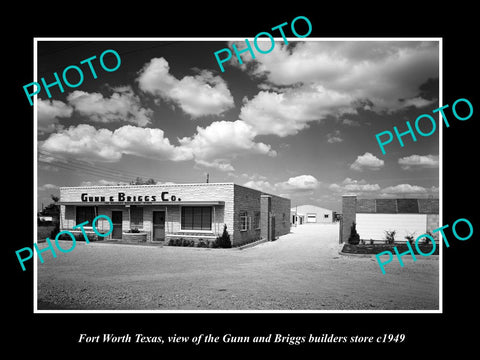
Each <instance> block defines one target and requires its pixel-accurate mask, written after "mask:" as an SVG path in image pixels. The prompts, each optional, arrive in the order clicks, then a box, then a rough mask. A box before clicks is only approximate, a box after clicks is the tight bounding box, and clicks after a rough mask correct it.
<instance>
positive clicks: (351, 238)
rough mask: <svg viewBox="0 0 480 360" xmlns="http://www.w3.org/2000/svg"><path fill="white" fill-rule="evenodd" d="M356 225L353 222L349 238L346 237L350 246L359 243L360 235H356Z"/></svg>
mask: <svg viewBox="0 0 480 360" xmlns="http://www.w3.org/2000/svg"><path fill="white" fill-rule="evenodd" d="M356 226H357V224H355V221H354V222H353V224H352V227H351V228H350V236H349V237H348V243H349V244H352V245H358V243H359V242H360V235H359V234H358V233H357V228H356Z"/></svg>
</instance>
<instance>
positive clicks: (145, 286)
mask: <svg viewBox="0 0 480 360" xmlns="http://www.w3.org/2000/svg"><path fill="white" fill-rule="evenodd" d="M45 245H46V244H45V243H43V244H39V247H40V248H42V247H45ZM61 245H62V246H63V247H64V248H65V249H68V248H69V247H70V246H71V242H62V243H61ZM339 249H340V245H339V244H338V224H325V225H321V224H318V225H317V224H306V225H302V226H299V227H296V228H293V227H292V232H291V233H290V234H288V235H285V236H282V237H281V238H279V239H278V240H277V241H274V242H267V243H263V244H260V245H257V246H254V247H250V248H247V249H243V250H239V249H204V248H182V247H168V246H165V247H158V246H136V245H118V244H105V243H101V242H97V243H90V244H85V243H77V245H76V247H75V248H74V250H73V251H71V252H70V253H60V252H57V255H58V257H57V258H56V259H54V258H53V257H52V256H51V255H50V253H44V254H42V255H43V257H44V259H45V263H43V264H40V262H38V309H39V310H64V309H76V310H120V309H121V310H180V309H181V310H363V309H367V310H397V309H402V310H412V309H415V310H437V309H438V307H439V281H438V279H439V261H438V258H435V257H429V258H421V257H417V259H418V260H417V261H416V262H413V261H412V260H411V257H410V258H409V257H406V259H404V262H405V267H403V268H402V267H400V265H399V263H398V261H397V260H396V259H394V260H393V261H392V262H391V263H390V264H389V265H387V266H386V274H385V275H382V273H381V271H380V268H379V266H378V264H377V262H376V260H375V258H371V257H353V256H343V255H339V254H338V251H339Z"/></svg>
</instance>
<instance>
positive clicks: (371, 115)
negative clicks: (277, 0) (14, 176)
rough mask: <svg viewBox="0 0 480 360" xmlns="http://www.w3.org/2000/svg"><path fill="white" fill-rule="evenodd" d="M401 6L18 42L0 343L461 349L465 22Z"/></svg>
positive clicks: (468, 62)
mask: <svg viewBox="0 0 480 360" xmlns="http://www.w3.org/2000/svg"><path fill="white" fill-rule="evenodd" d="M397 5H398V6H396V7H395V9H392V10H391V12H389V11H387V10H386V9H382V10H381V11H380V12H379V14H378V15H375V16H374V15H373V14H372V13H369V14H368V15H367V12H368V9H367V8H365V9H362V10H360V9H358V11H355V14H356V15H355V16H352V17H351V16H350V15H353V13H351V12H350V11H348V13H349V14H350V15H349V16H347V15H345V13H343V14H341V13H339V12H337V13H336V15H337V16H336V18H337V20H336V21H333V18H334V17H335V16H334V13H332V12H330V11H327V8H325V9H324V10H323V11H320V10H315V11H307V10H306V9H304V10H303V11H302V9H300V8H293V7H292V8H291V9H286V8H285V9H284V11H282V12H279V13H273V12H272V13H270V14H269V15H264V14H261V13H260V12H258V13H256V12H255V11H254V8H248V11H247V7H246V5H245V6H244V7H243V8H242V9H243V10H244V11H245V12H244V13H242V12H241V11H240V8H238V9H237V10H236V12H235V14H234V13H230V14H229V15H228V16H227V10H226V9H227V8H226V7H225V9H224V10H225V13H224V14H223V15H220V13H218V14H217V15H214V14H213V13H211V14H209V15H208V16H207V12H205V11H204V12H200V11H199V12H198V13H197V15H196V16H193V17H190V16H187V15H188V14H190V13H192V12H193V8H192V9H190V10H188V11H187V10H186V9H185V10H184V11H183V13H182V14H185V15H184V16H183V15H181V13H180V12H168V11H166V8H165V9H162V11H160V9H158V12H154V11H153V10H151V13H150V14H148V15H147V14H146V15H145V17H144V18H143V19H142V20H141V21H139V16H140V13H139V12H136V11H135V12H134V11H132V13H131V14H129V15H128V17H127V14H126V13H125V9H123V10H122V11H121V12H119V13H118V14H119V15H120V13H122V16H119V15H118V16H114V14H113V13H112V12H109V13H108V14H105V16H103V15H101V14H102V12H101V11H100V8H99V9H98V14H97V13H95V14H94V13H92V14H90V15H91V16H83V15H81V14H83V12H82V11H80V9H79V11H78V12H75V11H73V10H72V11H71V12H69V16H68V17H65V18H64V23H63V24H64V26H63V27H60V26H57V27H55V26H53V25H54V24H57V25H58V24H59V23H48V21H46V18H43V17H42V18H43V21H42V22H40V23H39V26H34V27H32V29H27V30H26V32H25V34H24V35H22V36H20V35H18V36H17V37H16V38H18V41H17V44H16V45H17V47H18V49H19V51H18V56H16V57H15V59H14V58H13V57H12V58H11V60H12V61H13V62H14V63H15V66H14V67H11V70H10V71H8V72H9V73H10V74H8V75H9V76H12V77H14V79H13V81H10V82H9V84H10V83H12V84H13V85H14V88H12V89H14V92H15V107H16V109H17V110H18V115H15V116H14V117H12V118H11V121H8V122H9V124H10V125H15V126H16V127H17V129H16V130H12V131H9V132H5V134H6V135H7V136H8V137H11V138H12V140H13V141H12V142H11V143H9V144H8V153H9V154H10V157H9V158H10V159H11V160H12V161H14V162H15V163H16V164H15V165H12V166H6V167H5V173H10V170H11V169H13V168H15V167H14V166H16V168H20V167H23V168H22V171H23V172H22V174H23V175H19V177H20V178H22V183H21V184H18V185H17V184H15V186H12V187H11V188H10V190H8V191H7V190H6V189H7V188H6V187H5V188H4V189H5V190H4V193H3V194H2V199H3V200H4V203H3V204H4V207H5V209H7V210H9V211H10V212H9V213H7V212H6V213H5V220H6V219H7V218H8V216H7V214H10V216H11V217H13V218H15V220H18V224H17V223H16V224H15V225H9V227H8V228H7V227H6V228H5V229H6V233H5V234H6V235H7V234H10V233H11V232H14V233H15V235H14V236H13V238H18V239H16V240H15V241H13V240H12V241H7V239H5V242H4V243H5V246H7V247H8V256H7V258H8V269H7V270H8V274H13V277H12V279H13V286H12V287H11V288H9V290H11V291H9V293H10V294H12V295H11V296H9V301H11V302H12V304H13V306H12V313H13V314H15V317H16V318H17V320H16V321H14V322H11V321H9V325H10V326H11V328H12V334H11V335H9V337H10V338H11V343H12V344H17V345H16V346H17V347H18V346H19V345H18V343H19V342H23V341H27V340H26V339H27V338H28V339H30V340H28V341H32V344H36V345H39V346H40V344H43V346H46V344H47V343H46V341H47V340H46V338H45V336H46V335H48V336H49V337H50V336H51V337H53V338H55V337H57V340H58V341H57V342H58V349H63V346H64V345H65V349H68V348H70V349H75V350H78V351H79V354H80V353H85V354H93V353H94V352H95V351H98V349H100V348H102V349H103V348H106V349H110V350H112V349H113V350H120V352H122V351H123V350H124V349H127V348H133V349H135V353H136V354H146V353H147V352H148V353H149V354H156V355H158V356H165V355H166V351H167V350H168V351H169V350H173V351H178V354H179V355H180V354H181V351H182V350H183V349H185V350H186V351H188V350H194V351H202V350H203V351H205V352H206V354H213V353H215V352H217V351H219V350H220V349H221V350H222V351H223V350H226V351H236V350H237V349H238V350H239V349H243V348H244V347H247V348H250V346H252V347H253V348H256V349H265V350H267V347H268V349H270V348H275V349H277V350H280V351H283V350H289V351H297V350H299V351H302V350H305V351H306V350H307V349H308V350H310V349H313V350H314V351H315V350H318V351H322V350H326V349H327V348H328V349H329V350H337V351H341V350H340V349H342V348H343V347H344V346H347V347H348V348H349V349H358V350H360V349H361V350H366V351H368V352H369V354H374V353H373V352H374V351H376V350H378V351H381V350H389V351H400V350H402V351H403V350H406V349H407V347H408V348H410V347H417V346H418V345H421V346H423V347H424V348H425V347H426V344H427V343H428V342H429V341H430V340H431V339H432V337H436V338H438V341H437V342H436V343H435V347H438V348H439V349H440V348H442V347H443V346H446V345H448V346H455V345H458V346H459V345H460V344H461V342H464V345H465V344H467V343H468V344H469V343H470V342H471V339H472V338H473V335H472V334H464V331H463V330H462V328H461V326H462V324H463V321H465V319H467V318H468V317H469V316H470V311H473V310H472V309H473V301H474V298H475V297H474V289H475V286H474V284H475V281H474V279H475V278H476V274H477V273H478V271H476V270H475V261H476V260H475V256H476V254H477V253H478V251H476V249H477V248H478V244H477V242H476V237H478V233H477V231H478V230H477V228H478V225H477V224H478V221H476V220H477V217H478V215H477V211H476V210H475V207H474V206H473V208H472V205H474V204H475V199H476V197H477V196H476V194H475V190H474V189H473V187H474V184H475V175H474V170H475V166H474V156H472V155H474V152H475V150H474V145H475V140H474V136H475V134H476V131H475V128H474V126H475V122H476V117H477V115H478V110H477V109H476V107H477V104H478V101H477V98H476V96H475V92H473V91H472V90H471V88H472V85H473V84H474V83H475V81H474V79H475V76H474V74H473V72H474V69H473V66H472V65H473V61H474V60H473V59H474V56H473V55H472V54H473V53H472V52H471V48H469V47H468V46H467V45H468V44H469V43H470V41H471V37H472V34H471V31H470V30H471V28H472V24H471V22H469V21H468V19H469V18H470V16H469V15H468V14H467V13H468V11H467V13H465V14H463V15H462V19H463V20H462V21H461V23H462V24H463V25H462V26H463V27H455V29H454V28H453V25H452V24H453V23H448V22H447V21H445V22H443V25H442V26H440V23H442V21H440V20H437V21H440V22H439V23H438V24H437V22H436V21H434V16H433V14H434V13H436V11H433V10H432V11H433V12H429V14H431V15H430V17H428V16H427V17H425V16H426V15H425V16H424V15H423V14H424V12H423V11H420V9H414V8H408V9H407V8H406V6H407V5H406V4H405V5H404V6H403V8H402V6H400V4H397ZM243 10H242V11H243ZM350 10H352V11H353V8H352V9H350ZM457 10H459V9H456V10H452V13H451V14H450V15H451V17H453V16H454V15H455V14H457V17H458V16H460V13H459V12H458V11H457ZM465 10H466V9H465ZM92 11H93V10H92ZM344 12H347V9H344ZM43 13H44V12H43V11H42V12H40V13H38V15H39V16H40V14H43ZM387 13H388V14H387ZM420 14H422V15H420ZM94 15H95V16H94ZM124 15H125V17H124ZM29 17H30V16H29ZM40 17H41V16H40ZM67 20H68V21H67ZM87 20H88V21H87ZM452 20H453V19H452ZM457 20H459V19H457ZM87 22H89V23H90V24H89V26H88V27H82V26H83V25H82V26H80V25H81V24H86V23H87ZM422 22H423V24H424V25H422V26H421V24H422ZM40 24H42V26H40ZM74 24H76V25H75V26H73V25H74ZM12 39H13V38H12ZM469 39H470V40H469ZM9 43H10V41H9ZM6 48H7V46H6ZM12 49H13V47H12ZM18 139H21V140H18ZM5 145H7V143H6V142H5ZM15 146H18V148H19V149H20V150H19V151H18V152H17V150H16V147H15ZM10 174H11V173H10ZM25 204H27V205H25ZM13 206H15V209H20V211H17V210H14V207H13ZM17 206H19V207H17ZM14 214H15V215H14ZM7 229H9V230H7ZM6 252H7V251H6ZM467 301H470V303H471V304H470V305H467ZM13 309H15V310H13ZM447 329H450V331H449V330H447ZM452 329H456V331H455V333H452V331H451V330H452ZM15 334H22V339H23V340H22V339H21V338H20V337H19V335H15ZM429 339H430V340H429ZM9 342H10V341H9ZM100 346H101V347H100ZM152 350H153V352H151V351H152ZM372 351H373V352H372ZM198 354H200V353H198ZM432 354H433V352H432ZM112 355H113V352H112ZM125 355H127V353H125Z"/></svg>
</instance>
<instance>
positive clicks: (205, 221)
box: [182, 206, 212, 230]
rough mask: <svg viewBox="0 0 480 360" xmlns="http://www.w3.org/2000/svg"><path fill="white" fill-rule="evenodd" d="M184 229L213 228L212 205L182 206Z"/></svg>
mask: <svg viewBox="0 0 480 360" xmlns="http://www.w3.org/2000/svg"><path fill="white" fill-rule="evenodd" d="M182 230H212V208H211V207H210V206H184V207H182Z"/></svg>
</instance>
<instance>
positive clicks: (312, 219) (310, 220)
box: [307, 214, 317, 223]
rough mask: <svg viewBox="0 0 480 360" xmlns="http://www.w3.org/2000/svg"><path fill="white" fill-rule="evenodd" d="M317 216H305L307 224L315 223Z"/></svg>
mask: <svg viewBox="0 0 480 360" xmlns="http://www.w3.org/2000/svg"><path fill="white" fill-rule="evenodd" d="M316 222H317V214H307V223H316Z"/></svg>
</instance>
